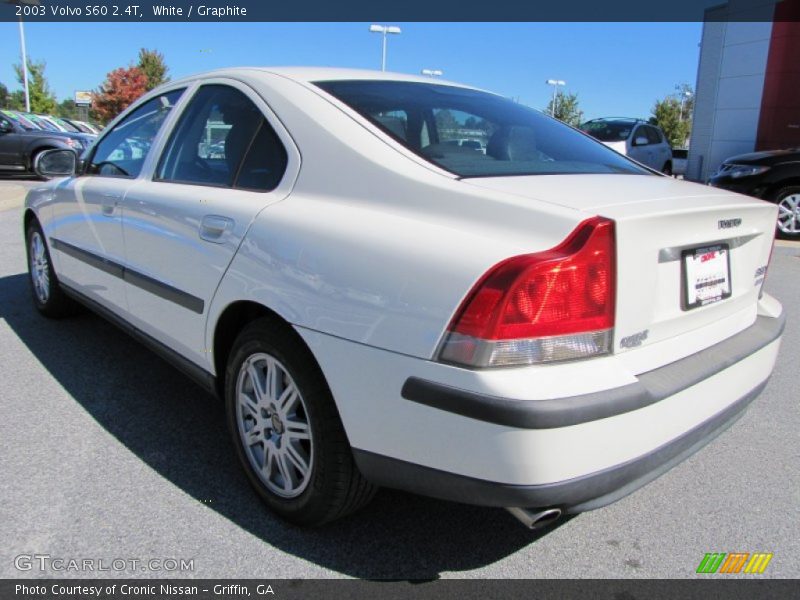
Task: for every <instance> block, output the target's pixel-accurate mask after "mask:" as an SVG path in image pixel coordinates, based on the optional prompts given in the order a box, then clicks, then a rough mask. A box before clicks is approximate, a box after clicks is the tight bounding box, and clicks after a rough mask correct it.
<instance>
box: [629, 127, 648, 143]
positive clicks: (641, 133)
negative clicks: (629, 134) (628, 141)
mask: <svg viewBox="0 0 800 600" xmlns="http://www.w3.org/2000/svg"><path fill="white" fill-rule="evenodd" d="M648 129H649V127H647V125H640V126H639V127H637V128H636V131H635V132H634V134H633V144H634V145H635V146H646V145H648V144H651V143H652V141H651V140H650V137H649V136H648V135H647V130H648Z"/></svg>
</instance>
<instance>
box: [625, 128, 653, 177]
mask: <svg viewBox="0 0 800 600" xmlns="http://www.w3.org/2000/svg"><path fill="white" fill-rule="evenodd" d="M652 155H653V149H652V147H651V146H650V138H649V137H648V136H647V125H637V126H636V128H635V129H634V130H633V133H632V134H631V137H630V150H629V151H628V156H630V157H631V158H632V159H633V160H636V161H639V162H640V163H642V164H643V165H647V166H648V167H651V166H652V162H653V158H652Z"/></svg>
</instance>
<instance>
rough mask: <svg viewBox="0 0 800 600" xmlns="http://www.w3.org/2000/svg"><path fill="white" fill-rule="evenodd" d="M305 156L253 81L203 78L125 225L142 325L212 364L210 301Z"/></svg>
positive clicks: (132, 291)
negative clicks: (251, 231) (258, 219)
mask: <svg viewBox="0 0 800 600" xmlns="http://www.w3.org/2000/svg"><path fill="white" fill-rule="evenodd" d="M299 164H300V155H299V153H298V151H297V150H296V148H295V146H294V144H293V142H292V140H291V138H290V137H289V135H288V133H287V132H286V131H285V129H283V127H282V126H281V124H280V122H279V121H278V120H277V119H276V118H275V116H274V115H273V114H272V113H271V111H270V110H269V108H268V106H267V104H266V103H265V102H264V100H262V99H261V98H260V97H259V96H258V95H257V94H256V93H255V92H254V91H253V90H251V89H250V88H249V87H247V86H246V85H244V84H242V83H239V82H234V81H230V80H225V79H214V80H209V81H207V82H204V83H203V84H202V85H198V86H197V87H196V89H195V91H194V93H193V95H192V97H191V98H190V99H188V100H187V102H186V104H185V108H183V109H182V111H181V115H180V116H179V117H178V119H177V120H176V123H175V126H174V127H173V128H172V131H171V133H170V134H169V138H168V139H167V140H165V142H164V143H163V151H162V152H161V156H160V158H159V160H158V163H157V165H156V166H155V168H154V171H153V176H152V178H148V179H147V180H143V181H140V182H137V184H136V185H135V186H134V187H133V188H132V189H131V190H130V191H129V192H128V195H127V197H126V202H125V216H124V219H123V223H124V224H123V227H124V231H125V247H126V260H127V264H128V273H129V277H126V281H127V284H128V285H127V294H128V300H129V305H130V311H131V319H132V322H133V324H134V325H135V326H136V327H138V328H139V329H141V330H142V331H144V332H145V333H147V334H149V335H150V336H152V337H153V338H155V339H156V340H159V341H160V342H162V343H164V344H166V345H167V346H169V347H170V348H172V349H173V350H176V351H177V352H179V353H180V354H182V355H183V356H184V357H186V358H188V359H189V360H191V361H193V362H195V363H197V364H199V365H201V366H207V365H208V354H207V352H206V348H205V324H206V316H207V312H208V307H209V305H210V303H211V299H212V298H213V295H214V292H215V291H216V289H217V286H218V284H219V282H220V280H221V279H222V276H223V275H224V273H225V270H226V269H227V267H228V265H229V264H230V262H231V260H232V259H233V256H234V254H235V253H236V251H237V249H238V247H239V244H240V243H241V242H242V239H243V238H244V235H245V233H246V232H247V230H248V228H249V226H250V223H251V222H252V221H253V219H254V218H255V217H256V215H257V214H258V213H259V212H260V211H261V210H263V209H264V208H265V207H266V206H268V205H269V204H271V203H274V202H277V201H279V200H281V199H283V198H284V197H285V196H286V195H287V194H288V192H289V190H290V189H291V185H292V184H293V182H294V179H295V177H296V174H297V171H298V168H299Z"/></svg>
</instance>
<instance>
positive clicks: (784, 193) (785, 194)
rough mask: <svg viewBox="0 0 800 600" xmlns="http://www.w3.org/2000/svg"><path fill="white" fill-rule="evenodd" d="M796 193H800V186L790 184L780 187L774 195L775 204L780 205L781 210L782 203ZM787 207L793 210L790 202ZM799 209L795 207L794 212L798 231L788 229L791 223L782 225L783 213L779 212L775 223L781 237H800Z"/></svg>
mask: <svg viewBox="0 0 800 600" xmlns="http://www.w3.org/2000/svg"><path fill="white" fill-rule="evenodd" d="M796 195H800V186H797V185H789V186H786V187H784V188H781V189H779V190H778V191H777V192H776V193H775V196H774V197H773V202H775V204H777V205H778V207H779V208H778V210H780V207H781V204H782V203H784V204H786V202H785V201H786V199H787V198H789V197H790V196H796ZM785 208H786V209H788V210H791V206H789V205H788V204H787V205H786V207H785ZM798 210H800V209H797V208H795V209H794V212H795V217H794V228H795V229H798V231H795V232H791V231H788V229H790V226H789V223H786V225H782V224H781V222H780V216H781V215H780V214H779V215H778V219H779V220H778V222H776V223H775V227H776V230H777V233H778V235H780V236H781V237H783V238H786V239H788V240H797V239H800V214H798Z"/></svg>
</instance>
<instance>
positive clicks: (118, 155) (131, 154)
mask: <svg viewBox="0 0 800 600" xmlns="http://www.w3.org/2000/svg"><path fill="white" fill-rule="evenodd" d="M181 94H183V90H182V89H180V90H173V91H171V92H167V93H166V94H162V95H161V96H156V97H155V98H153V99H152V100H148V101H147V102H145V103H144V104H142V105H141V106H140V107H139V108H137V109H136V110H134V111H133V112H131V113H130V114H128V115H127V116H126V117H125V118H124V119H122V120H121V121H120V122H119V123H117V124H116V125H115V126H114V129H112V130H111V131H109V132H108V133H107V134H106V135H105V136H103V138H102V139H101V140H100V141H99V142H98V143H97V145H96V146H95V150H94V153H93V154H92V157H91V159H90V160H89V163H88V165H87V166H86V173H87V174H88V175H103V176H107V177H130V178H134V177H137V176H138V175H139V173H141V171H142V167H143V166H144V159H145V158H147V154H148V152H150V146H151V145H152V144H153V140H154V139H155V137H156V135H157V134H158V130H159V129H161V125H162V124H163V123H164V120H165V119H166V118H167V115H168V114H169V112H170V111H171V110H172V107H173V106H175V103H176V102H177V101H178V99H179V98H180V97H181Z"/></svg>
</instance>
